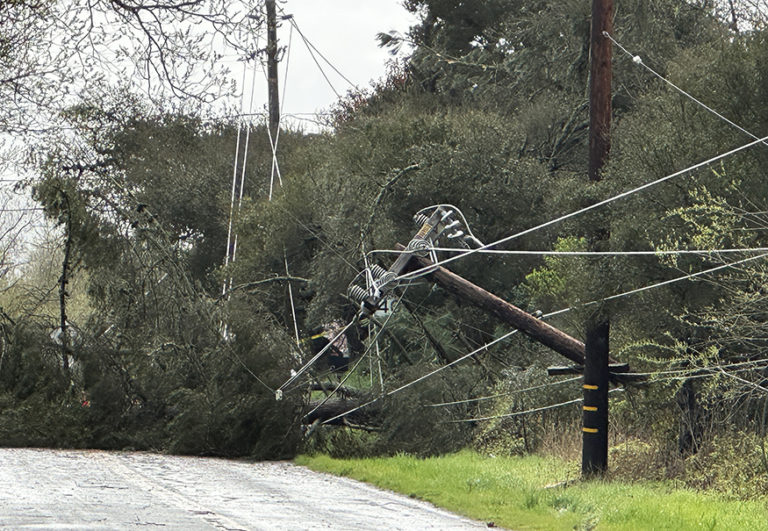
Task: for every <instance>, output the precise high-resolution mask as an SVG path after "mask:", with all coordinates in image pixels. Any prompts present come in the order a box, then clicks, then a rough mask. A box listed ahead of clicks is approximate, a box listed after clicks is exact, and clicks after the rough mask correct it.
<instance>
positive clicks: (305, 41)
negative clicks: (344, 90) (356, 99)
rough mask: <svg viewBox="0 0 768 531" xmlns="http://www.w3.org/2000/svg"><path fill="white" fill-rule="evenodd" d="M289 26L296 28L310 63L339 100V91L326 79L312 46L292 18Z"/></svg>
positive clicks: (326, 76)
mask: <svg viewBox="0 0 768 531" xmlns="http://www.w3.org/2000/svg"><path fill="white" fill-rule="evenodd" d="M291 24H292V25H293V27H295V28H296V31H298V33H299V35H300V36H301V40H302V41H304V45H305V46H306V47H307V51H308V52H309V55H310V57H312V61H314V63H315V65H316V66H317V68H318V70H320V73H321V74H322V76H323V78H324V79H325V81H326V83H328V86H329V87H331V90H332V91H333V93H334V94H336V97H337V98H338V99H341V94H339V91H338V90H336V87H335V86H334V85H333V83H332V82H331V80H330V79H329V78H328V75H327V74H326V73H325V70H323V67H322V65H320V62H319V61H318V60H317V57H315V53H314V52H313V51H312V49H313V48H314V46H312V45H311V44H310V42H309V41H308V40H307V38H306V37H305V36H304V34H303V33H302V32H301V30H300V29H299V27H298V25H297V24H296V21H295V20H294V19H293V18H291ZM319 53H320V52H318V54H319ZM326 62H327V61H326ZM332 68H333V67H332Z"/></svg>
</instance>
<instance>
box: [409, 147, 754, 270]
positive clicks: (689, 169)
mask: <svg viewBox="0 0 768 531" xmlns="http://www.w3.org/2000/svg"><path fill="white" fill-rule="evenodd" d="M766 140H768V136H765V137H763V138H759V139H757V140H754V141H752V142H749V143H747V144H744V145H741V146H739V147H737V148H734V149H731V150H730V151H726V152H725V153H721V154H719V155H715V156H714V157H711V158H709V159H707V160H705V161H702V162H698V163H696V164H694V165H693V166H689V167H687V168H685V169H682V170H679V171H676V172H674V173H671V174H669V175H666V176H664V177H660V178H659V179H655V180H653V181H650V182H647V183H645V184H642V185H640V186H637V187H635V188H632V189H631V190H627V191H625V192H622V193H620V194H617V195H614V196H611V197H609V198H608V199H604V200H602V201H599V202H597V203H593V204H592V205H589V206H586V207H584V208H580V209H579V210H575V211H573V212H570V213H568V214H564V215H562V216H559V217H557V218H554V219H551V220H549V221H546V222H544V223H541V224H539V225H536V226H534V227H531V228H529V229H525V230H523V231H520V232H517V233H515V234H512V235H510V236H505V237H503V238H501V239H499V240H496V241H495V242H491V243H488V244H485V245H483V246H482V247H478V248H475V249H470V250H468V251H466V252H465V253H462V254H459V255H456V256H451V257H448V258H446V259H444V260H441V261H438V262H436V263H434V264H433V265H431V266H429V267H423V268H420V269H416V270H414V271H411V272H408V273H404V274H402V275H399V276H398V277H397V280H404V279H409V278H415V277H418V276H420V275H423V274H425V273H426V272H428V271H429V270H431V269H433V268H435V267H437V266H441V265H444V264H447V263H450V262H453V261H455V260H458V259H459V258H466V257H467V256H470V255H472V254H475V253H478V252H480V251H482V250H484V249H490V248H492V247H495V246H497V245H501V244H503V243H506V242H509V241H511V240H514V239H516V238H520V237H521V236H524V235H526V234H530V233H532V232H534V231H537V230H541V229H543V228H545V227H549V226H550V225H554V224H556V223H559V222H561V221H565V220H566V219H570V218H573V217H576V216H578V215H581V214H584V213H585V212H589V211H591V210H594V209H596V208H599V207H602V206H605V205H607V204H609V203H612V202H614V201H617V200H619V199H623V198H625V197H628V196H630V195H633V194H636V193H638V192H641V191H643V190H645V189H647V188H651V187H653V186H656V185H658V184H661V183H663V182H665V181H668V180H670V179H673V178H675V177H679V176H680V175H684V174H686V173H690V172H692V171H694V170H696V169H699V168H702V167H704V166H708V165H710V164H712V163H713V162H717V161H718V160H721V159H724V158H726V157H729V156H731V155H734V154H736V153H739V152H741V151H744V150H745V149H748V148H750V147H752V146H755V145H756V144H760V143H763V142H765V141H766Z"/></svg>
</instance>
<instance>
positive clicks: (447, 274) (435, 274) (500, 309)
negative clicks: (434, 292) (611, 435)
mask: <svg viewBox="0 0 768 531" xmlns="http://www.w3.org/2000/svg"><path fill="white" fill-rule="evenodd" d="M396 247H397V248H398V249H400V250H402V249H405V247H403V246H402V245H399V244H398V245H397V246H396ZM401 256H409V258H410V262H409V263H408V265H407V266H406V268H405V270H406V271H407V270H409V269H421V268H425V267H432V266H434V264H433V263H432V261H431V260H429V259H427V258H424V257H421V256H417V255H401ZM427 278H429V279H430V280H431V281H433V282H435V283H436V284H438V285H440V286H441V287H442V288H443V289H445V290H446V291H447V292H449V293H450V294H452V295H454V296H455V297H457V298H458V299H460V300H463V301H466V302H469V303H471V304H473V305H475V306H477V307H478V308H481V309H483V310H485V311H487V312H488V313H491V314H493V315H494V316H496V317H497V318H499V319H500V320H501V321H503V322H505V323H507V324H509V325H512V326H514V327H515V328H517V329H518V330H520V331H521V332H523V333H524V334H526V335H528V336H530V337H532V338H534V339H535V340H536V341H538V342H539V343H541V344H543V345H545V346H547V347H549V348H551V349H552V350H554V351H555V352H557V353H558V354H560V355H562V356H565V357H566V358H568V359H569V360H571V361H573V362H574V363H576V364H578V365H583V364H584V343H582V342H581V341H579V340H578V339H576V338H574V337H571V336H569V335H568V334H566V333H565V332H563V331H561V330H558V329H557V328H555V327H554V326H552V325H550V324H548V323H546V322H544V321H542V320H541V319H538V318H536V317H534V316H533V315H531V314H529V313H527V312H524V311H523V310H521V309H520V308H518V307H517V306H514V305H512V304H510V303H508V302H507V301H505V300H503V299H501V298H499V297H497V296H496V295H494V294H493V293H489V292H488V291H486V290H484V289H483V288H481V287H479V286H476V285H475V284H472V283H471V282H470V281H468V280H466V279H464V278H462V277H460V276H459V275H457V274H455V273H452V272H451V271H448V270H447V269H445V268H444V267H437V268H435V270H434V271H432V272H431V273H429V274H428V275H427Z"/></svg>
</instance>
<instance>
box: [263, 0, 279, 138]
mask: <svg viewBox="0 0 768 531" xmlns="http://www.w3.org/2000/svg"><path fill="white" fill-rule="evenodd" d="M265 7H266V10H267V85H268V98H269V103H268V108H269V132H270V134H271V135H272V141H273V142H274V141H275V139H276V138H277V130H278V127H279V126H280V95H279V92H278V90H277V88H278V85H277V12H276V9H275V0H265Z"/></svg>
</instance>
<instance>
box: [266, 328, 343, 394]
mask: <svg viewBox="0 0 768 531" xmlns="http://www.w3.org/2000/svg"><path fill="white" fill-rule="evenodd" d="M356 320H357V319H352V320H351V321H350V322H349V323H348V324H347V325H346V326H345V327H344V328H342V329H341V331H340V332H338V333H337V334H336V335H335V336H334V337H333V339H331V340H330V341H329V342H328V344H327V345H325V346H324V347H323V348H322V349H321V350H320V352H318V353H317V354H315V355H314V356H313V357H312V359H310V360H309V361H308V362H307V363H305V364H304V366H303V367H301V368H300V369H299V370H298V371H296V372H295V373H294V374H292V375H291V377H290V378H288V379H287V380H286V381H285V382H284V383H283V385H281V386H280V387H278V388H277V391H278V392H279V393H280V395H278V397H280V396H282V391H283V389H285V388H286V386H288V385H290V384H291V383H293V382H294V380H296V379H297V378H298V377H299V376H301V375H302V374H304V372H305V371H306V370H307V369H309V368H310V367H311V366H312V365H313V364H314V363H315V362H316V361H317V360H319V359H320V357H321V356H322V355H323V354H325V351H327V350H328V349H329V348H331V346H332V345H333V344H334V343H335V342H336V341H337V340H338V339H339V338H340V337H341V336H342V335H343V334H344V332H346V331H347V329H349V327H350V326H352V325H353V324H355V321H356Z"/></svg>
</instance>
